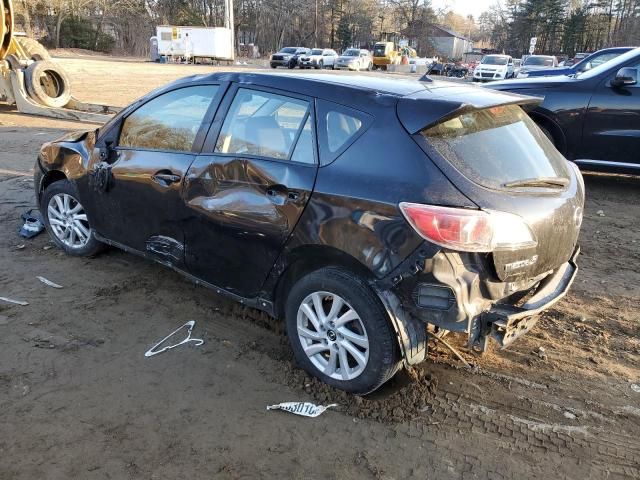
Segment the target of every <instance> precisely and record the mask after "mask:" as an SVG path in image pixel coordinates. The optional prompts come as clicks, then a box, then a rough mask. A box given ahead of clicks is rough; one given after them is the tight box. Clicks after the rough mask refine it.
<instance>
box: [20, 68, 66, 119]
mask: <svg viewBox="0 0 640 480" xmlns="http://www.w3.org/2000/svg"><path fill="white" fill-rule="evenodd" d="M25 83H26V86H27V92H28V93H29V96H30V97H31V98H32V99H34V100H35V101H36V102H38V103H40V104H42V105H46V106H47V107H53V108H60V107H64V106H65V105H66V104H67V103H69V100H71V82H70V81H69V77H67V74H66V73H65V71H64V70H63V69H62V68H61V67H60V66H59V65H57V64H55V63H54V62H50V61H47V60H40V61H38V62H34V63H32V64H31V65H29V66H28V67H27V71H26V74H25Z"/></svg>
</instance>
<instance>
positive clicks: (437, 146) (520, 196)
mask: <svg viewBox="0 0 640 480" xmlns="http://www.w3.org/2000/svg"><path fill="white" fill-rule="evenodd" d="M467 90H471V91H470V92H468V95H465V94H464V90H460V89H459V88H453V89H451V90H450V89H448V88H443V89H439V90H434V91H432V93H435V94H436V95H432V96H431V97H430V98H429V97H427V96H425V95H424V93H422V94H418V95H415V94H414V95H413V97H417V98H413V99H411V97H404V98H403V99H401V100H400V102H399V104H398V116H399V118H400V120H401V121H402V122H403V124H405V127H407V130H409V131H410V133H412V136H413V138H414V139H415V140H416V142H417V143H418V144H419V145H420V146H421V147H422V149H423V150H424V151H425V153H427V155H428V156H429V157H430V158H431V159H432V160H433V161H434V162H435V163H436V164H437V165H438V167H439V168H440V169H441V170H442V171H443V173H444V174H445V175H446V176H447V177H448V178H449V179H450V180H451V181H452V182H453V183H454V184H455V185H456V187H458V188H459V189H460V191H462V192H463V193H464V194H465V195H466V196H467V197H468V198H469V199H470V200H471V201H473V202H474V203H475V204H476V205H477V206H478V207H479V208H481V209H483V210H487V211H492V210H493V211H501V212H507V213H511V214H515V215H518V216H519V217H521V218H522V219H523V220H524V222H525V223H526V224H527V226H528V227H529V229H530V230H531V232H532V233H533V236H534V238H535V242H536V243H535V245H528V246H526V247H518V248H513V247H512V248H497V249H496V250H494V251H493V252H492V259H493V263H494V266H495V269H496V273H497V276H498V277H499V279H500V280H502V281H514V280H519V279H524V278H533V277H537V276H539V275H541V274H543V273H546V272H549V271H551V270H555V269H557V268H558V267H559V266H560V265H562V264H563V263H565V262H566V261H568V260H569V259H570V258H571V256H572V254H573V252H574V251H575V248H576V245H577V240H578V234H579V231H580V224H581V222H582V209H583V204H584V187H583V184H582V177H581V176H580V173H579V172H578V170H577V168H575V166H574V165H572V164H570V163H569V162H568V161H567V160H566V159H565V158H564V157H563V156H562V155H561V154H560V153H559V152H558V151H557V150H556V149H555V147H554V146H553V145H552V144H551V142H549V140H548V139H547V138H546V136H545V135H544V134H543V133H542V132H541V131H540V129H539V128H538V127H537V126H536V125H535V124H534V123H533V121H532V120H531V119H530V118H529V117H528V116H527V114H526V113H525V112H524V110H523V109H522V108H521V105H524V106H526V105H528V104H530V103H531V101H532V99H528V98H527V97H519V96H511V95H510V96H504V95H503V94H502V93H499V95H494V93H493V92H491V91H485V90H484V89H479V88H473V87H472V88H467ZM447 93H449V94H447ZM479 94H481V95H480V96H481V97H482V99H479V98H478V95H479ZM463 99H468V100H471V101H473V100H475V102H473V103H471V102H469V101H463ZM434 101H435V103H434ZM403 102H404V105H403ZM420 104H422V105H421V106H420ZM423 109H424V111H425V114H424V115H423V114H421V112H422V111H423ZM434 112H435V113H434ZM420 124H422V127H418V125H420ZM505 228H507V229H508V228H509V225H506V226H505Z"/></svg>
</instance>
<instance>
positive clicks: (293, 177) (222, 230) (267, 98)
mask: <svg viewBox="0 0 640 480" xmlns="http://www.w3.org/2000/svg"><path fill="white" fill-rule="evenodd" d="M313 111H314V110H313V101H312V100H311V99H309V98H305V97H302V96H297V95H293V94H290V93H287V94H286V95H283V94H281V93H280V92H278V91H276V90H272V89H262V88H260V87H255V86H252V87H251V88H245V87H242V86H237V85H236V86H234V87H232V88H231V89H230V91H229V93H228V94H227V96H226V98H225V100H224V101H223V104H222V105H221V108H220V110H219V113H218V115H217V116H216V120H215V121H214V124H213V127H212V128H211V131H210V132H209V136H208V137H207V140H206V142H205V147H204V149H203V153H202V154H200V155H199V156H198V157H197V159H196V160H195V162H194V163H193V165H192V166H191V168H190V169H189V172H188V174H187V186H186V189H185V194H184V196H185V203H186V207H187V208H188V209H189V210H190V212H191V215H190V216H189V218H188V220H187V222H186V224H185V234H186V238H185V241H186V255H185V259H186V264H187V267H188V269H189V271H190V272H191V273H192V274H193V275H195V276H197V277H198V278H202V279H203V280H205V281H207V282H209V283H212V284H214V285H216V286H218V287H220V288H224V289H225V290H227V291H229V292H233V293H236V294H239V295H242V296H247V297H248V296H252V295H254V294H256V293H257V292H258V291H259V289H260V287H261V286H262V283H263V282H264V279H265V278H266V276H267V274H268V273H269V270H270V269H271V267H272V266H273V264H274V262H275V261H276V259H277V257H278V255H279V253H280V250H281V248H282V246H283V244H284V242H285V241H286V239H287V238H288V236H289V234H290V233H291V232H292V230H293V229H294V227H295V225H296V223H297V221H298V219H299V218H300V215H301V213H302V211H303V210H304V208H305V206H306V204H307V201H308V200H309V197H310V195H311V192H312V190H313V185H314V182H315V177H316V171H317V148H316V141H315V125H314V124H315V122H314V121H313V120H314V115H313Z"/></svg>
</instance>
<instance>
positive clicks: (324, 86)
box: [147, 72, 540, 134]
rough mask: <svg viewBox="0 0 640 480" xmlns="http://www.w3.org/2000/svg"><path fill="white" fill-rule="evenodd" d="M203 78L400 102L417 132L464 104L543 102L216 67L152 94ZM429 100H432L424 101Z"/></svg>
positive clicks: (431, 84)
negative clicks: (217, 70)
mask: <svg viewBox="0 0 640 480" xmlns="http://www.w3.org/2000/svg"><path fill="white" fill-rule="evenodd" d="M203 82H236V83H237V84H239V85H240V86H244V85H246V86H251V87H258V88H259V87H263V88H274V89H278V90H282V91H285V92H291V93H294V94H295V93H297V94H300V95H309V93H310V92H312V95H313V96H314V97H317V98H318V99H322V100H328V101H331V102H334V103H338V104H343V105H348V106H349V107H351V108H356V109H359V110H361V111H364V112H370V113H372V112H374V111H375V110H376V109H379V108H383V109H385V110H388V109H389V107H391V108H394V107H395V108H396V110H397V114H398V117H399V119H400V121H401V123H402V124H403V125H404V127H405V128H406V129H407V131H409V133H412V134H413V133H415V132H416V131H418V130H419V129H421V128H423V127H425V126H426V125H430V124H433V123H434V122H437V121H438V120H439V119H442V118H444V117H447V116H448V115H451V114H453V113H456V112H460V111H462V110H464V109H467V110H469V109H471V110H475V109H479V108H487V107H489V106H496V105H505V104H513V103H517V104H523V103H531V102H539V101H540V99H535V98H533V97H524V96H521V95H514V94H511V93H507V92H500V91H496V90H488V89H485V88H482V87H478V86H476V85H471V84H461V83H453V82H446V81H440V80H431V79H429V78H426V79H425V80H422V81H419V80H414V79H407V78H399V77H395V76H377V75H363V74H355V75H350V74H343V75H333V74H327V73H318V74H310V73H297V72H296V73H274V72H265V73H262V72H217V73H212V74H209V75H193V76H190V77H185V78H182V79H180V80H177V81H175V82H173V83H171V84H169V85H167V86H165V87H163V88H161V89H158V90H155V91H154V92H152V93H151V94H149V95H147V97H149V96H152V95H153V96H155V95H159V94H161V93H163V92H165V91H167V90H171V89H175V88H180V87H183V86H187V85H189V84H198V83H203ZM345 90H348V91H345ZM425 102H428V104H426V105H425Z"/></svg>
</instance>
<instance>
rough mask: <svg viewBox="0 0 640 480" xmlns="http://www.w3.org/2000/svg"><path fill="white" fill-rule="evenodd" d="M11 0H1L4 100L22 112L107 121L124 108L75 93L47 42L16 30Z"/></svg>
mask: <svg viewBox="0 0 640 480" xmlns="http://www.w3.org/2000/svg"><path fill="white" fill-rule="evenodd" d="M13 12H14V10H13V6H12V4H11V0H0V101H4V102H6V103H8V104H10V105H15V106H16V108H17V110H18V111H19V112H21V113H26V114H31V115H40V116H45V117H52V118H59V119H64V120H79V121H84V122H94V123H104V122H107V121H108V120H109V119H110V118H111V116H112V115H113V114H115V113H117V112H118V111H119V110H120V109H119V108H117V107H111V106H108V105H97V104H92V103H84V102H81V101H79V100H78V99H77V98H75V97H73V95H71V82H70V81H69V77H68V76H67V74H66V73H65V71H64V70H63V69H62V67H61V66H60V65H58V64H57V63H55V62H54V61H52V60H51V57H50V55H49V52H47V49H46V48H44V46H43V45H42V44H41V43H39V42H37V41H36V40H34V39H32V38H28V37H26V36H20V35H19V34H18V33H17V32H16V31H15V30H14V13H13Z"/></svg>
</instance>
